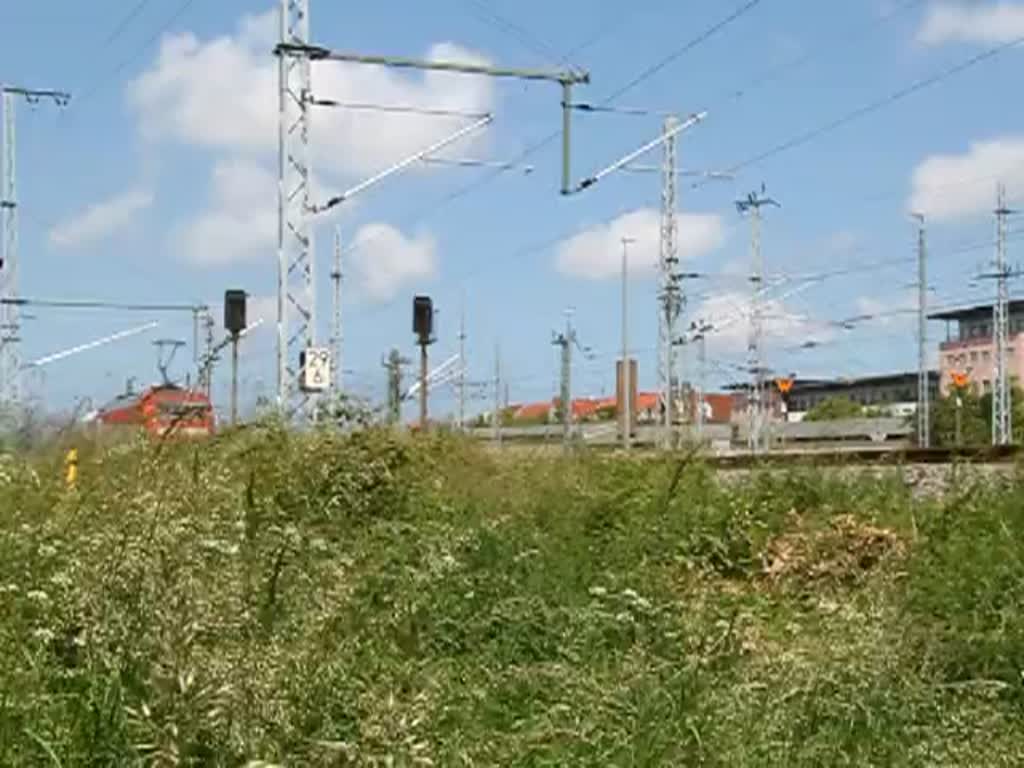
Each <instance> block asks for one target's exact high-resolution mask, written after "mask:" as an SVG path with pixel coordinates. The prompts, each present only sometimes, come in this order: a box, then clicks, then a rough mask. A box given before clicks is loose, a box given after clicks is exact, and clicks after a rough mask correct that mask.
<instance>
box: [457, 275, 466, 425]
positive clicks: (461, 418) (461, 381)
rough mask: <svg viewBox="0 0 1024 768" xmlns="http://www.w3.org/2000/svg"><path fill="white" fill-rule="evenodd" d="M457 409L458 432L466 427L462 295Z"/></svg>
mask: <svg viewBox="0 0 1024 768" xmlns="http://www.w3.org/2000/svg"><path fill="white" fill-rule="evenodd" d="M457 386H458V394H459V410H458V415H457V417H456V418H457V420H458V428H459V431H460V432H463V431H465V429H466V296H465V293H463V296H462V311H461V312H460V314H459V377H458V380H457Z"/></svg>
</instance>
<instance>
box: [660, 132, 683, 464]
mask: <svg viewBox="0 0 1024 768" xmlns="http://www.w3.org/2000/svg"><path fill="white" fill-rule="evenodd" d="M678 126H679V120H678V118H676V117H674V116H669V117H667V118H665V125H664V128H663V134H664V135H665V137H666V138H665V141H664V144H663V145H662V169H661V170H662V176H661V239H660V244H661V248H660V255H659V259H658V266H659V274H660V281H661V285H660V291H659V296H658V298H659V307H658V310H659V311H658V352H659V354H658V388H659V389H660V390H661V398H662V406H663V414H662V415H663V419H664V420H663V425H662V426H663V432H662V438H661V443H662V447H663V448H666V449H668V448H671V447H672V443H673V440H672V425H673V421H674V415H673V413H672V410H673V408H672V401H673V396H674V395H673V386H674V380H675V373H676V371H675V341H676V321H677V320H678V319H679V314H680V312H681V311H682V303H683V295H682V286H681V285H680V282H679V278H678V274H677V273H678V268H679V253H678V243H677V241H676V236H677V234H678V231H677V224H678V223H677V220H676V139H675V133H676V132H677V129H678Z"/></svg>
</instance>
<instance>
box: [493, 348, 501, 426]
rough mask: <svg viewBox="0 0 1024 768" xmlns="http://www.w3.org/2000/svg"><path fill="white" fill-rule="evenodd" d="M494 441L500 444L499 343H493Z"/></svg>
mask: <svg viewBox="0 0 1024 768" xmlns="http://www.w3.org/2000/svg"><path fill="white" fill-rule="evenodd" d="M493 426H494V442H495V443H496V444H497V445H498V446H500V445H501V437H502V435H501V428H502V426H503V425H502V413H501V345H500V344H495V345H494V424H493Z"/></svg>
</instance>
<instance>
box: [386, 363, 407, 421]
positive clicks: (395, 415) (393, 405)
mask: <svg viewBox="0 0 1024 768" xmlns="http://www.w3.org/2000/svg"><path fill="white" fill-rule="evenodd" d="M408 364H409V360H408V359H407V358H404V357H402V355H401V354H400V353H399V352H398V350H397V349H392V350H391V353H390V354H389V355H388V356H387V358H386V359H385V360H384V362H383V366H384V368H385V369H386V370H387V372H388V417H387V418H388V423H389V424H397V423H398V422H399V421H401V420H402V367H403V366H405V365H408Z"/></svg>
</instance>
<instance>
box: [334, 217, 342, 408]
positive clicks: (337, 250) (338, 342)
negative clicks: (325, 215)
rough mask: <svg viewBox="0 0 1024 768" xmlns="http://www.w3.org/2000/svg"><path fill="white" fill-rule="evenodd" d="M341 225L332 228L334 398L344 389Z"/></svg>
mask: <svg viewBox="0 0 1024 768" xmlns="http://www.w3.org/2000/svg"><path fill="white" fill-rule="evenodd" d="M341 255H342V254H341V227H336V228H335V230H334V268H333V269H332V270H331V283H332V284H333V288H334V295H333V298H334V306H333V307H332V310H333V311H332V312H331V392H332V394H333V395H334V397H335V398H337V397H338V395H340V394H342V393H343V392H344V391H345V390H344V387H343V385H342V378H341V377H342V361H343V358H342V350H343V345H344V336H343V331H342V315H341V289H342V273H341Z"/></svg>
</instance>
